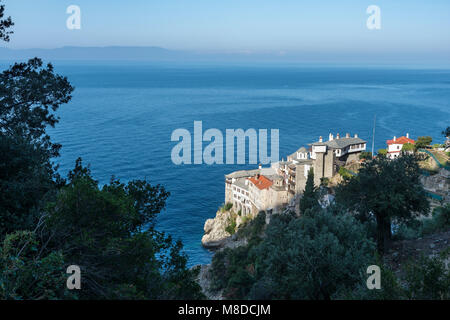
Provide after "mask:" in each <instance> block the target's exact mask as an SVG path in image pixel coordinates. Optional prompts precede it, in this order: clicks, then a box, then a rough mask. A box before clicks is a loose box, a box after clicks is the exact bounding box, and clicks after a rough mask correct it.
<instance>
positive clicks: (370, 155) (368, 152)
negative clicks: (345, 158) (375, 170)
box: [359, 151, 372, 160]
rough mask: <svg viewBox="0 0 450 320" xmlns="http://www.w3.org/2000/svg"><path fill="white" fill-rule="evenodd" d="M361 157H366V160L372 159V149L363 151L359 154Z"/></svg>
mask: <svg viewBox="0 0 450 320" xmlns="http://www.w3.org/2000/svg"><path fill="white" fill-rule="evenodd" d="M359 158H360V159H364V160H370V159H372V152H370V151H363V152H361V154H360V155H359Z"/></svg>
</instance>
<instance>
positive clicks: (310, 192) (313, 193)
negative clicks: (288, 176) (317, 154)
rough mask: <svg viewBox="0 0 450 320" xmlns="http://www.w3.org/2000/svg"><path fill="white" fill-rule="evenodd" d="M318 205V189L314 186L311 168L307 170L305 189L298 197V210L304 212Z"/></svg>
mask: <svg viewBox="0 0 450 320" xmlns="http://www.w3.org/2000/svg"><path fill="white" fill-rule="evenodd" d="M318 206H319V191H318V190H317V188H316V187H315V186H314V171H313V169H312V168H311V169H310V170H309V172H308V179H307V180H306V186H305V191H304V192H303V196H302V198H301V199H300V212H301V213H302V214H305V213H306V211H307V210H312V209H314V208H317V207H318Z"/></svg>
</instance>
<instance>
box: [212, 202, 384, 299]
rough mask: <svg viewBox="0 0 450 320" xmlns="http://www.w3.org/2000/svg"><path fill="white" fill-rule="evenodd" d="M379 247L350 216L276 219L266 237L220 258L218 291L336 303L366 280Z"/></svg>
mask: <svg viewBox="0 0 450 320" xmlns="http://www.w3.org/2000/svg"><path fill="white" fill-rule="evenodd" d="M260 219H261V218H260ZM252 223H253V222H252ZM256 223H257V222H256ZM374 247H375V244H374V243H373V242H372V241H371V240H370V239H368V238H367V237H366V231H365V227H364V226H363V225H362V224H360V223H358V221H357V220H355V219H354V218H353V217H351V216H349V215H343V214H340V213H337V212H332V211H330V210H328V211H327V210H319V211H317V212H315V214H312V215H307V216H302V217H301V218H295V217H293V216H291V215H276V216H274V217H273V218H272V221H271V223H270V224H269V225H268V227H267V229H266V231H265V233H264V236H263V237H262V236H261V234H259V235H254V236H253V237H252V238H251V240H250V241H249V244H248V245H247V246H243V247H239V248H236V249H226V250H224V251H222V252H219V253H217V254H216V255H215V256H214V259H213V271H212V274H213V279H214V285H215V289H223V290H224V295H225V296H226V297H227V298H231V299H236V298H237V299H243V298H244V299H247V298H249V299H330V298H332V297H333V296H334V295H335V294H337V293H338V292H339V291H341V290H344V289H345V288H353V287H354V286H355V284H356V283H358V281H360V279H361V273H362V272H364V271H365V268H367V266H368V265H370V261H371V259H373V257H374V252H375V251H374Z"/></svg>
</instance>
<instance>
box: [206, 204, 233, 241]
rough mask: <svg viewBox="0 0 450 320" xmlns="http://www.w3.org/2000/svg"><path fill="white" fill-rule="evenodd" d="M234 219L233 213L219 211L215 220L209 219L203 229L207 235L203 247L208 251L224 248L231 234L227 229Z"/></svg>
mask: <svg viewBox="0 0 450 320" xmlns="http://www.w3.org/2000/svg"><path fill="white" fill-rule="evenodd" d="M231 219H232V213H231V211H225V212H223V211H221V210H219V211H217V213H216V217H215V218H214V219H208V220H206V222H205V226H204V227H203V229H204V231H205V234H204V235H203V237H202V245H203V246H204V247H205V248H208V249H216V248H220V247H222V246H223V245H224V244H225V242H226V241H227V239H228V238H230V237H231V234H230V233H228V232H227V231H226V230H225V229H226V228H227V226H228V225H229V223H230V220H231Z"/></svg>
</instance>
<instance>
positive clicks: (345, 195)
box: [336, 154, 429, 253]
mask: <svg viewBox="0 0 450 320" xmlns="http://www.w3.org/2000/svg"><path fill="white" fill-rule="evenodd" d="M418 161H419V159H418V157H417V156H415V155H407V154H405V155H403V156H401V157H399V158H398V159H395V160H389V159H387V158H386V157H384V156H381V155H379V156H378V157H376V158H374V159H373V160H371V161H366V162H365V163H363V165H362V167H361V169H360V170H359V173H358V175H357V176H356V177H353V178H351V179H348V180H346V181H344V183H342V184H341V185H339V186H338V187H337V188H336V201H337V202H338V203H339V204H341V205H342V206H344V207H345V208H347V209H348V210H349V211H350V212H355V213H356V216H357V217H358V218H359V219H360V220H362V221H370V220H373V221H375V222H376V225H377V244H378V250H379V252H380V253H383V252H385V251H386V249H387V246H388V244H389V241H390V240H391V223H392V222H393V221H396V222H397V223H400V222H408V221H411V220H414V219H415V218H417V217H418V216H419V215H421V214H427V213H428V210H429V202H428V200H427V198H426V194H425V190H424V189H423V186H422V184H421V183H420V181H419V175H420V168H419V164H418Z"/></svg>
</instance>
